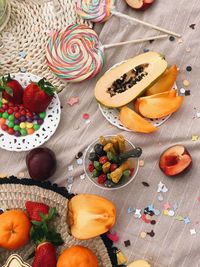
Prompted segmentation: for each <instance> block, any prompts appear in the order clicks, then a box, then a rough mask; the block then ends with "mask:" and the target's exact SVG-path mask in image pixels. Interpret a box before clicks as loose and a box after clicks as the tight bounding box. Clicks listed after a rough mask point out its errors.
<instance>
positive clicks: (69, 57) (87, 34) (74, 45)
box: [46, 24, 167, 82]
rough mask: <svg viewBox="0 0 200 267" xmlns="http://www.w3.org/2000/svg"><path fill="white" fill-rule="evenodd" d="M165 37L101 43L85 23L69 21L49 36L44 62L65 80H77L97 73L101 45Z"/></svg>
mask: <svg viewBox="0 0 200 267" xmlns="http://www.w3.org/2000/svg"><path fill="white" fill-rule="evenodd" d="M165 37H167V35H160V36H153V37H148V38H145V39H138V40H133V41H126V42H121V43H115V44H108V45H101V43H100V41H99V38H98V36H97V34H96V32H95V31H94V30H92V29H91V28H89V27H88V26H86V25H78V24H72V25H69V26H68V27H67V28H66V29H65V30H63V31H58V32H56V33H54V34H53V35H52V36H51V37H50V40H49V43H48V44H47V54H46V58H47V64H48V66H49V68H50V69H51V70H52V71H53V73H54V74H55V75H56V76H58V77H59V78H63V79H65V80H67V81H69V82H80V81H83V80H86V79H90V78H92V77H94V76H95V75H96V74H97V73H99V72H100V70H101V69H102V67H103V62H104V49H105V48H110V47H114V46H119V45H125V44H130V43H139V42H144V41H149V40H153V39H160V38H165Z"/></svg>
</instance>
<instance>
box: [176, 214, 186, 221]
mask: <svg viewBox="0 0 200 267" xmlns="http://www.w3.org/2000/svg"><path fill="white" fill-rule="evenodd" d="M175 220H177V221H183V220H184V218H183V217H182V216H180V215H177V216H176V217H175Z"/></svg>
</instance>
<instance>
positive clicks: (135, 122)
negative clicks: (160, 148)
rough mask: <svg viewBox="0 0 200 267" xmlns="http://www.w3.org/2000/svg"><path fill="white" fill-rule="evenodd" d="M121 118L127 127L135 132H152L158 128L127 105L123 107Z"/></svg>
mask: <svg viewBox="0 0 200 267" xmlns="http://www.w3.org/2000/svg"><path fill="white" fill-rule="evenodd" d="M119 119H120V121H121V123H122V124H123V125H124V126H125V127H126V128H128V129H130V130H132V131H135V132H140V133H151V132H155V131H156V130H157V128H156V127H155V126H153V125H152V124H151V123H149V122H148V121H147V120H145V119H144V118H142V117H141V116H140V115H138V114H137V113H136V112H135V111H133V110H132V109H130V108H129V107H127V106H124V107H122V108H121V110H120V113H119Z"/></svg>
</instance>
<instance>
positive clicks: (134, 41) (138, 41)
mask: <svg viewBox="0 0 200 267" xmlns="http://www.w3.org/2000/svg"><path fill="white" fill-rule="evenodd" d="M166 37H168V35H167V34H164V35H159V36H152V37H147V38H143V39H136V40H132V41H126V42H120V43H115V44H107V45H103V48H105V49H106V48H110V47H115V46H120V45H126V44H137V43H142V42H146V41H151V40H156V39H162V38H166Z"/></svg>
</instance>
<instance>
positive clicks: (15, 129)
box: [13, 125, 21, 132]
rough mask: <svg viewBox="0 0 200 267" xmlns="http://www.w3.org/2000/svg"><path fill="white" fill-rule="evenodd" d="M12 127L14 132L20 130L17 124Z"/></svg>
mask: <svg viewBox="0 0 200 267" xmlns="http://www.w3.org/2000/svg"><path fill="white" fill-rule="evenodd" d="M13 129H14V131H15V132H17V131H20V129H21V128H20V127H19V125H15V126H14V127H13Z"/></svg>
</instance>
